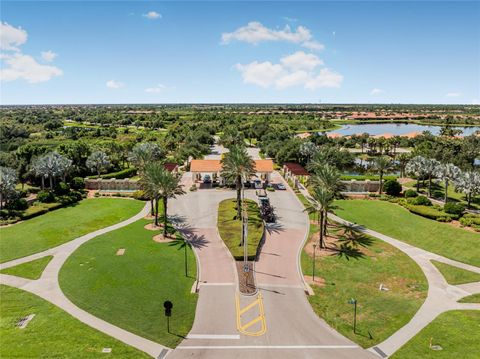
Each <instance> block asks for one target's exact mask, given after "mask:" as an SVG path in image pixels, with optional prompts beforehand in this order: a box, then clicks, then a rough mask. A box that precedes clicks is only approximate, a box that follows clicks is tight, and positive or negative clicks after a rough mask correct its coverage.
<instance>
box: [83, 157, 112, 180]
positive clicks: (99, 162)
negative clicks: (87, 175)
mask: <svg viewBox="0 0 480 359" xmlns="http://www.w3.org/2000/svg"><path fill="white" fill-rule="evenodd" d="M86 165H87V167H88V168H89V169H90V171H92V172H96V173H97V176H98V178H100V173H102V172H103V171H105V170H106V169H107V168H108V167H109V166H110V160H109V158H108V156H107V154H106V153H105V152H103V151H95V152H92V154H91V155H90V156H88V158H87V162H86Z"/></svg>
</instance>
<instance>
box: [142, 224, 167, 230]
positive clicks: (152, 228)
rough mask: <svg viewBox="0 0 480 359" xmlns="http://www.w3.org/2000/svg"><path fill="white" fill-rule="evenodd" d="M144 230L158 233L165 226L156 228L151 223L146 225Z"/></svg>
mask: <svg viewBox="0 0 480 359" xmlns="http://www.w3.org/2000/svg"><path fill="white" fill-rule="evenodd" d="M143 228H145V229H147V230H149V231H158V230H160V229H162V228H163V225H162V224H160V225H158V226H156V225H155V224H153V223H149V224H146V225H145V227H143Z"/></svg>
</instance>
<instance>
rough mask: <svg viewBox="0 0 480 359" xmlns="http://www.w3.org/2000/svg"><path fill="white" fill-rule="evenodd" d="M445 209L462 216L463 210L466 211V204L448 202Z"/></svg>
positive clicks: (446, 211) (447, 211)
mask: <svg viewBox="0 0 480 359" xmlns="http://www.w3.org/2000/svg"><path fill="white" fill-rule="evenodd" d="M443 210H444V211H445V213H449V214H457V215H459V216H460V215H462V214H463V211H465V206H464V205H463V204H461V203H446V204H445V206H443Z"/></svg>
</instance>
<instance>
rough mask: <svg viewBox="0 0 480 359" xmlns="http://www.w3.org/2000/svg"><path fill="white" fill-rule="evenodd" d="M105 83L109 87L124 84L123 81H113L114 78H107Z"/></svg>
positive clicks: (113, 87)
mask: <svg viewBox="0 0 480 359" xmlns="http://www.w3.org/2000/svg"><path fill="white" fill-rule="evenodd" d="M105 85H106V86H107V87H108V88H111V89H119V88H122V87H125V84H124V83H123V82H120V81H115V80H108V81H107V83H106V84H105Z"/></svg>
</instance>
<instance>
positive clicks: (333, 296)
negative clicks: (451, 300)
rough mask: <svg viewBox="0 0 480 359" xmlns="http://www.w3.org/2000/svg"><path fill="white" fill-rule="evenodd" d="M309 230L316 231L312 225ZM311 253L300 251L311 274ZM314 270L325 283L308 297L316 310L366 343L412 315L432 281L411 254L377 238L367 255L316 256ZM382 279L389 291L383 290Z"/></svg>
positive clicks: (381, 337)
mask: <svg viewBox="0 0 480 359" xmlns="http://www.w3.org/2000/svg"><path fill="white" fill-rule="evenodd" d="M310 228H311V231H310V233H311V234H312V233H315V232H316V231H318V227H317V226H314V225H311V226H310ZM312 262H313V260H312V258H311V257H310V256H309V255H308V254H307V253H305V252H303V253H302V271H303V273H304V274H305V275H312ZM315 263H316V265H315V268H316V269H315V273H316V276H318V277H322V278H323V279H324V280H325V285H324V286H323V287H320V286H313V289H314V292H315V295H313V296H309V297H308V300H309V302H310V304H311V305H312V308H313V310H314V311H315V312H316V313H317V314H318V316H319V317H321V318H323V319H324V320H325V321H326V322H327V323H328V324H329V325H330V326H332V327H333V328H335V329H336V330H338V331H339V332H340V333H341V334H343V335H345V336H346V337H348V338H350V339H351V340H353V341H354V342H356V343H358V344H360V345H361V346H362V347H364V348H367V347H370V346H372V345H374V344H377V343H379V342H381V341H383V340H384V339H386V338H387V337H389V336H390V335H392V334H393V333H394V332H395V331H397V330H398V329H400V328H401V327H402V326H404V325H405V324H407V322H408V321H409V320H410V319H411V318H412V317H413V315H414V314H415V313H416V311H417V310H418V309H419V308H420V306H421V305H422V303H423V302H424V300H425V298H426V295H427V289H428V284H427V281H426V278H425V277H424V275H423V273H422V271H421V270H420V268H419V267H418V266H417V265H416V264H415V262H413V261H412V260H411V259H410V258H409V257H408V256H407V255H405V254H403V253H402V252H400V251H399V250H397V249H396V248H394V247H392V246H391V245H389V244H387V243H385V242H382V241H380V240H377V239H373V244H372V245H371V246H370V247H369V248H368V249H367V250H366V255H365V256H363V257H361V258H359V259H354V258H350V259H349V260H347V259H346V258H345V257H339V256H335V255H333V256H326V257H321V258H318V257H317V260H316V262H315ZM382 283H383V285H384V286H385V287H387V288H388V289H389V291H380V290H379V287H380V285H381V284H382ZM351 298H355V299H357V302H358V307H357V310H358V311H357V333H356V334H354V333H353V326H352V325H353V305H351V304H348V302H347V301H348V300H349V299H351Z"/></svg>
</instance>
